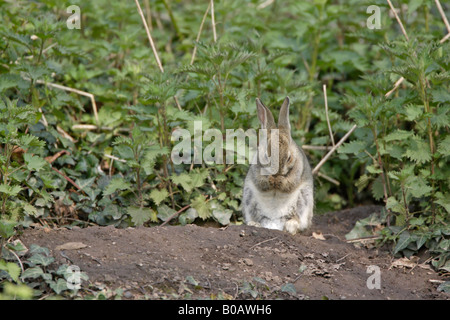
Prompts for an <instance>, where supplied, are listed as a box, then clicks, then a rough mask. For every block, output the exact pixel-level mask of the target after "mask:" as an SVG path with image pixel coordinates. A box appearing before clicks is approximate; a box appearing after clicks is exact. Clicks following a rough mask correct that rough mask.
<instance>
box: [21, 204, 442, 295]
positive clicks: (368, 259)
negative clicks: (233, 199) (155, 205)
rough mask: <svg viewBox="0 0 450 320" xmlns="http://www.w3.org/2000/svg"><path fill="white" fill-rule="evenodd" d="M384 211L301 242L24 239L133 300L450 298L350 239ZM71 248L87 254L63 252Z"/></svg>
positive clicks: (342, 215)
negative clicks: (376, 277)
mask: <svg viewBox="0 0 450 320" xmlns="http://www.w3.org/2000/svg"><path fill="white" fill-rule="evenodd" d="M377 210H379V207H376V206H364V207H358V208H355V209H351V210H344V211H339V212H333V213H329V214H326V215H323V216H318V217H315V220H314V224H313V227H312V228H311V230H310V232H309V233H308V234H304V235H295V236H291V235H290V234H287V233H284V232H280V231H275V230H268V229H263V228H255V227H249V226H244V225H242V226H235V225H232V226H229V227H227V228H212V227H209V228H208V227H200V226H196V225H187V226H185V227H182V226H165V227H154V228H144V227H142V228H127V229H116V228H114V227H89V228H85V229H80V228H73V229H71V230H69V229H56V230H48V229H47V230H45V229H28V230H26V231H25V232H24V234H23V235H22V236H21V237H20V238H21V240H22V241H23V242H24V244H25V245H26V246H30V245H31V244H33V243H34V244H38V245H40V246H43V247H47V248H49V249H50V251H51V253H52V255H53V256H54V257H55V259H56V261H55V263H58V264H62V263H69V264H74V265H77V266H79V267H80V269H81V271H83V272H86V273H87V275H88V276H89V283H90V285H91V288H96V287H101V286H106V287H107V288H110V289H116V288H119V287H120V288H123V289H124V292H125V293H124V295H123V297H125V298H130V299H131V298H133V299H140V298H153V299H157V298H168V299H182V298H211V297H212V298H230V299H231V298H243V299H247V298H269V299H273V298H283V299H323V298H328V299H448V298H449V297H450V296H449V295H448V294H443V293H439V292H437V290H436V287H437V284H436V283H435V282H430V281H429V280H430V279H432V280H442V279H441V278H440V277H439V275H438V274H437V273H435V272H433V271H432V270H427V269H423V268H422V267H419V266H417V267H415V268H414V269H412V270H411V269H404V268H392V267H391V266H392V262H393V258H392V257H391V256H390V255H389V252H388V251H387V250H383V249H376V248H372V249H367V248H366V247H364V246H360V247H359V248H358V247H356V246H355V245H354V244H351V243H347V242H346V241H345V238H344V235H345V233H347V232H348V231H349V230H351V228H352V227H353V225H354V222H355V221H356V220H358V219H361V218H363V217H365V216H367V215H369V214H371V213H372V212H375V211H377ZM312 232H315V233H316V237H313V236H311V234H312ZM317 234H319V235H320V234H322V235H323V237H324V240H321V239H318V238H320V236H317ZM68 242H81V243H83V244H85V245H87V246H86V247H84V248H81V249H72V250H70V249H69V250H68V249H60V248H57V247H58V246H60V245H62V244H65V243H68ZM421 262H423V261H421ZM369 266H375V267H378V268H379V270H380V278H379V279H380V288H379V289H377V288H373V289H369V288H368V285H367V283H368V278H369V277H371V276H372V275H374V273H373V272H372V273H368V267H369ZM369 270H370V268H369ZM372 271H373V270H372ZM369 282H370V283H372V280H369ZM373 283H376V282H373ZM369 286H370V285H369ZM83 287H88V284H87V283H83Z"/></svg>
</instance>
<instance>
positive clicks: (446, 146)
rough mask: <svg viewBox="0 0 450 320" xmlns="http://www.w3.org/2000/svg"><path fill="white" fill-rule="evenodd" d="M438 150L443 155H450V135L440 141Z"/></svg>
mask: <svg viewBox="0 0 450 320" xmlns="http://www.w3.org/2000/svg"><path fill="white" fill-rule="evenodd" d="M437 151H438V152H439V153H440V154H442V155H443V156H450V135H448V136H446V137H445V138H444V139H443V140H442V141H441V142H439V145H438V148H437Z"/></svg>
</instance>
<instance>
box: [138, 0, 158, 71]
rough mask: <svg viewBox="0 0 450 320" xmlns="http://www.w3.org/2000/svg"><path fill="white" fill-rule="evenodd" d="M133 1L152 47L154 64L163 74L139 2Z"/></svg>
mask: <svg viewBox="0 0 450 320" xmlns="http://www.w3.org/2000/svg"><path fill="white" fill-rule="evenodd" d="M134 1H135V2H136V6H137V9H138V12H139V15H140V16H141V19H142V23H143V24H144V28H145V32H147V37H148V41H149V42H150V46H151V47H152V50H153V55H154V56H155V59H156V63H157V64H158V67H159V70H160V71H161V73H164V68H163V66H162V64H161V60H159V55H158V51H156V47H155V44H154V43H153V38H152V35H151V33H150V30H149V29H148V25H147V21H146V20H145V17H144V13H143V12H142V9H141V5H140V4H139V0H134Z"/></svg>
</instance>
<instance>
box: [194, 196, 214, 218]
mask: <svg viewBox="0 0 450 320" xmlns="http://www.w3.org/2000/svg"><path fill="white" fill-rule="evenodd" d="M191 207H192V208H194V209H195V210H197V212H198V216H199V217H200V218H202V219H203V220H206V219H208V218H209V217H210V216H211V208H210V205H209V204H208V203H207V202H206V198H205V196H203V195H199V196H197V197H196V198H195V199H193V200H191Z"/></svg>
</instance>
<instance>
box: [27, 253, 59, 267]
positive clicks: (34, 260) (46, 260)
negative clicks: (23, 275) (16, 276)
mask: <svg viewBox="0 0 450 320" xmlns="http://www.w3.org/2000/svg"><path fill="white" fill-rule="evenodd" d="M53 261H55V258H53V257H46V256H44V255H42V254H40V253H36V254H34V255H32V256H31V257H30V258H29V259H28V262H30V263H31V264H32V265H41V266H43V267H47V266H48V265H50V264H52V263H53Z"/></svg>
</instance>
